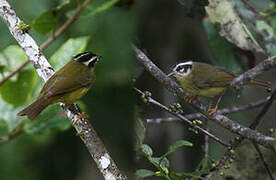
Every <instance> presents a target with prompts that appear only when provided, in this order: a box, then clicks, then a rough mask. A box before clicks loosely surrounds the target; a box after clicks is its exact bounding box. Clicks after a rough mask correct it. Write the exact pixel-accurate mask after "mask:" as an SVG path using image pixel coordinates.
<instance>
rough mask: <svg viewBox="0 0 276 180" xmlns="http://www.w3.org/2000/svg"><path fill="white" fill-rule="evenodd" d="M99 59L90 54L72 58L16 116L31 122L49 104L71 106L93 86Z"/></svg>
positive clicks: (81, 54) (85, 53)
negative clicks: (25, 117) (23, 117)
mask: <svg viewBox="0 0 276 180" xmlns="http://www.w3.org/2000/svg"><path fill="white" fill-rule="evenodd" d="M100 58H101V56H98V55H96V54H93V53H91V52H83V53H80V54H78V55H76V56H74V57H73V59H72V60H71V61H69V62H68V63H67V64H66V65H65V66H63V67H62V68H61V69H60V70H59V71H57V72H56V73H55V74H54V75H53V76H51V77H50V79H49V80H48V81H47V82H46V83H45V84H44V86H43V88H42V90H41V91H40V94H39V96H38V98H37V100H36V101H35V102H33V103H32V104H31V105H29V106H28V107H26V108H25V109H23V110H22V111H20V112H19V113H18V114H17V115H18V116H27V117H28V118H29V119H30V120H33V119H35V118H36V117H37V116H38V115H39V114H40V113H41V112H42V111H43V110H44V109H45V108H46V107H47V106H49V105H50V104H54V103H58V102H62V103H65V104H73V103H74V102H76V101H77V100H79V99H80V98H81V97H82V96H84V95H85V94H86V93H87V91H88V90H89V89H90V88H91V86H92V85H93V82H94V80H95V73H94V68H95V64H96V63H97V61H98V60H99V59H100Z"/></svg>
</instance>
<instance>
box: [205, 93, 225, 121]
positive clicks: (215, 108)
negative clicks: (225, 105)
mask: <svg viewBox="0 0 276 180" xmlns="http://www.w3.org/2000/svg"><path fill="white" fill-rule="evenodd" d="M222 96H223V94H222V95H220V97H219V99H218V101H217V103H216V106H215V107H214V108H210V109H208V111H207V112H208V114H209V115H210V116H213V115H214V114H215V113H216V112H217V110H218V105H219V103H220V101H221V98H222Z"/></svg>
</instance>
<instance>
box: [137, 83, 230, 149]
mask: <svg viewBox="0 0 276 180" xmlns="http://www.w3.org/2000/svg"><path fill="white" fill-rule="evenodd" d="M134 90H135V91H136V92H138V93H139V94H141V95H143V96H145V94H144V93H143V92H142V91H141V90H139V89H137V88H134ZM147 101H148V102H150V103H152V104H154V105H156V106H158V107H160V108H161V109H163V110H165V111H167V112H168V113H170V114H172V115H174V116H176V117H178V118H179V119H181V120H182V121H184V122H185V123H187V124H189V125H190V126H191V127H194V128H196V129H197V130H199V131H201V132H202V133H204V134H205V135H207V136H209V137H210V138H212V139H213V140H215V141H216V142H218V143H220V144H222V145H223V146H226V147H228V146H229V144H227V143H225V142H223V141H222V140H221V139H219V138H218V137H216V136H215V135H213V134H211V133H210V132H208V131H206V130H205V129H203V128H201V127H199V126H197V125H194V124H193V123H192V122H191V121H190V120H189V119H187V118H186V117H185V116H182V115H181V114H179V113H176V112H172V111H170V110H169V108H167V107H166V106H164V105H163V104H161V103H159V102H158V101H156V100H154V99H153V98H151V97H147Z"/></svg>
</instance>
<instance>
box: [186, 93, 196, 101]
mask: <svg viewBox="0 0 276 180" xmlns="http://www.w3.org/2000/svg"><path fill="white" fill-rule="evenodd" d="M196 98H197V96H196V95H193V94H188V95H187V96H186V97H185V100H186V101H188V102H189V103H191V102H192V101H193V100H194V99H196Z"/></svg>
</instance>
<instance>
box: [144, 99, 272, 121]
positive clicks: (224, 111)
mask: <svg viewBox="0 0 276 180" xmlns="http://www.w3.org/2000/svg"><path fill="white" fill-rule="evenodd" d="M269 99H270V96H269V97H268V98H265V99H261V100H259V101H256V102H251V103H248V104H246V105H241V106H232V107H231V108H224V109H220V110H218V112H217V114H224V115H226V114H230V113H235V112H240V111H246V110H250V109H253V108H258V107H261V106H263V105H264V104H265V103H266V102H268V101H269ZM201 117H202V116H201V113H191V114H187V115H185V118H187V119H189V120H193V119H199V118H201ZM176 121H180V120H179V118H176V117H168V118H155V119H146V122H147V123H157V124H158V123H165V122H176Z"/></svg>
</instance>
